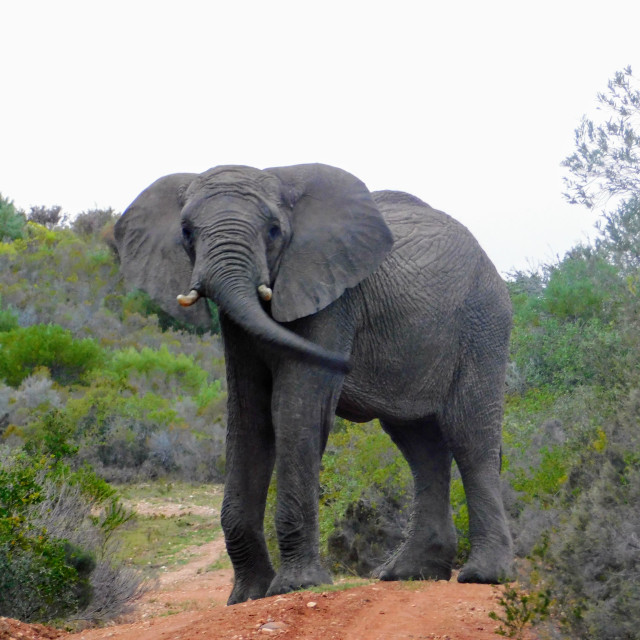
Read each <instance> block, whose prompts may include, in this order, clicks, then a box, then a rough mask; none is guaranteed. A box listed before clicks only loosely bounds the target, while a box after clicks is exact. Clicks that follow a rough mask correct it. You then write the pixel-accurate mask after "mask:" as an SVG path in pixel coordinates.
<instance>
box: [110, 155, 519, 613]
mask: <svg viewBox="0 0 640 640" xmlns="http://www.w3.org/2000/svg"><path fill="white" fill-rule="evenodd" d="M115 237H116V243H117V248H118V252H119V256H120V260H121V268H122V271H123V273H124V276H125V279H127V280H129V281H130V282H131V283H132V284H134V285H135V286H137V287H140V288H142V289H144V290H146V291H147V292H148V293H149V294H150V295H151V296H152V297H153V298H155V299H156V300H157V302H158V303H159V304H160V305H161V306H163V307H164V309H165V310H166V311H168V312H169V313H173V314H174V315H176V313H178V311H177V310H178V309H180V307H178V305H177V304H176V301H175V294H176V293H177V292H180V291H188V293H186V294H185V295H180V296H178V298H179V300H180V302H181V304H182V305H183V309H182V310H181V311H180V312H179V313H183V314H184V316H183V317H185V318H189V317H190V316H191V321H192V322H195V323H205V324H206V322H207V317H206V315H207V309H206V305H203V304H202V302H197V300H198V299H199V298H209V299H211V300H213V301H215V302H216V303H217V305H218V307H219V310H220V319H221V327H222V336H223V342H224V348H225V359H226V374H227V382H228V431H227V439H226V450H227V452H226V465H227V468H226V482H225V495H224V501H223V507H222V526H223V529H224V535H225V540H226V546H227V550H228V553H229V556H230V557H231V560H232V562H233V567H234V573H235V582H234V587H233V591H232V593H231V596H230V598H229V604H233V603H237V602H243V601H245V600H247V599H251V598H261V597H264V596H265V595H272V594H278V593H285V592H288V591H291V590H294V589H299V588H303V587H308V586H311V585H317V584H321V583H328V582H330V581H331V579H330V576H329V574H328V572H327V571H326V570H325V569H324V568H323V566H322V564H321V561H320V556H319V550H318V535H319V534H318V493H319V481H318V474H319V469H320V461H321V457H322V454H323V451H324V448H325V445H326V442H327V437H328V433H329V430H330V428H331V426H332V423H333V419H334V415H335V414H338V415H339V416H342V417H344V418H347V419H349V420H352V421H357V422H365V421H370V420H372V419H374V418H379V420H380V423H381V424H382V427H383V428H384V430H385V431H386V432H387V433H388V434H389V436H390V437H391V438H392V440H393V442H394V443H395V444H396V445H397V446H398V448H399V449H400V451H401V452H402V453H403V454H404V456H405V457H406V459H407V461H408V463H409V465H410V467H411V471H412V474H413V477H414V481H415V495H414V500H413V509H412V516H411V521H410V526H409V528H408V532H407V537H406V541H405V542H404V543H403V545H402V546H401V547H400V548H399V549H398V550H397V551H396V552H395V553H394V554H393V555H392V556H391V557H390V558H389V559H388V560H387V561H386V562H385V563H384V564H382V565H381V566H380V567H379V568H378V569H377V572H376V575H377V576H378V577H379V578H380V579H382V580H395V579H408V578H417V579H432V578H433V579H449V577H450V576H451V568H452V562H453V559H454V555H455V551H456V537H455V530H454V527H453V523H452V517H451V508H450V503H449V485H450V474H451V463H452V459H455V460H456V462H457V465H458V467H459V469H460V473H461V475H462V480H463V483H464V487H465V491H466V495H467V500H468V507H469V518H470V536H471V554H470V557H469V560H468V562H467V563H466V564H465V565H464V567H463V568H462V569H461V571H460V574H459V577H458V580H459V581H461V582H496V581H499V580H500V579H501V578H503V577H504V576H505V574H507V573H508V572H509V569H510V566H511V558H512V543H511V537H510V533H509V529H508V527H507V522H506V517H505V513H504V508H503V505H502V499H501V494H500V487H499V473H500V455H501V420H502V409H503V393H504V379H505V368H506V362H507V354H508V342H509V333H510V328H511V306H510V301H509V296H508V294H507V290H506V287H505V284H504V282H503V281H502V279H501V278H500V276H499V275H498V273H497V272H496V270H495V268H494V266H493V265H492V264H491V262H490V261H489V259H488V258H487V256H486V254H485V253H484V251H483V250H482V249H481V248H480V246H479V245H478V243H477V242H476V240H475V239H474V238H473V236H472V235H471V234H470V232H469V231H468V230H467V229H466V228H465V227H463V226H462V225H461V224H460V223H458V222H456V221H455V220H453V219H452V218H450V217H449V216H448V215H446V214H444V213H441V212H439V211H436V210H434V209H432V208H431V207H430V206H428V205H427V204H425V203H424V202H422V201H421V200H419V199H418V198H416V197H414V196H411V195H409V194H406V193H401V192H397V191H378V192H374V193H371V192H369V190H368V189H367V187H366V186H365V185H364V183H362V182H361V181H360V180H358V179H357V178H355V177H354V176H352V175H351V174H349V173H347V172H345V171H342V170H340V169H337V168H334V167H330V166H327V165H321V164H311V165H298V166H291V167H279V168H271V169H265V170H258V169H254V168H251V167H245V166H221V167H217V168H213V169H210V170H208V171H205V172H204V173H202V174H199V175H198V174H175V175H169V176H166V177H164V178H160V179H159V180H158V181H156V182H154V183H153V184H152V185H151V186H150V187H149V188H147V189H146V190H145V191H143V192H142V193H141V194H140V195H139V196H138V197H137V198H136V200H135V201H134V202H133V203H132V204H131V205H130V207H129V208H128V209H127V210H126V211H125V213H124V214H123V216H122V217H121V218H120V220H119V221H118V223H117V225H116V229H115ZM198 306H200V307H201V308H200V309H198ZM274 466H275V468H276V472H277V507H276V530H277V535H278V544H279V548H280V552H281V566H280V568H279V570H278V572H277V573H276V572H275V571H274V569H273V567H272V564H271V561H270V559H269V554H268V552H267V547H266V544H265V538H264V529H263V520H264V512H265V501H266V497H267V487H268V485H269V481H270V478H271V475H272V472H273V469H274Z"/></svg>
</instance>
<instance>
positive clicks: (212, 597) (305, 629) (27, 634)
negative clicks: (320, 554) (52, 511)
mask: <svg viewBox="0 0 640 640" xmlns="http://www.w3.org/2000/svg"><path fill="white" fill-rule="evenodd" d="M139 508H142V507H139ZM191 551H192V552H193V555H192V556H191V560H190V561H189V562H188V563H187V564H186V565H183V566H181V567H179V568H176V569H174V570H171V571H167V572H165V573H162V574H161V576H160V578H159V580H158V584H157V585H156V587H155V588H154V589H153V590H152V591H149V592H148V593H146V594H145V596H144V597H143V598H142V600H141V601H140V602H139V603H138V606H137V608H136V610H135V612H134V613H133V614H131V615H130V616H129V617H128V619H126V620H122V621H119V622H118V624H111V625H109V626H106V627H103V628H100V629H87V630H85V631H81V632H77V633H73V634H68V633H65V632H62V631H58V630H56V629H51V628H48V627H44V626H42V625H27V624H24V623H21V622H18V621H16V620H11V619H9V618H0V640H18V639H20V640H107V639H109V640H178V639H179V640H213V639H215V640H251V639H254V638H266V637H273V638H278V639H282V640H299V639H303V638H304V639H305V640H423V639H434V640H435V639H439V640H495V639H496V638H497V637H498V636H496V635H495V634H494V630H495V629H496V626H497V623H496V622H494V621H493V620H491V619H490V618H489V616H488V613H489V611H492V610H499V607H498V605H497V598H498V597H499V594H500V591H499V589H498V587H492V586H488V585H476V584H471V585H470V584H459V583H458V582H456V581H455V577H454V578H453V579H452V580H451V581H449V582H446V581H439V582H404V583H399V582H375V583H371V584H364V585H362V586H357V587H352V588H349V589H344V590H338V591H332V590H331V591H330V590H327V591H325V592H322V593H314V592H309V591H304V592H297V593H290V594H287V595H285V596H274V597H272V598H264V599H262V600H255V601H251V602H246V603H243V604H237V605H234V606H232V607H227V606H225V603H226V601H227V598H228V596H229V593H230V591H231V578H232V572H231V570H230V569H221V570H217V571H207V568H208V567H210V566H211V565H212V563H214V562H215V561H217V560H219V559H220V558H221V557H223V554H224V541H223V540H216V541H214V542H211V543H209V544H206V545H203V546H201V547H197V548H193V549H192V550H191ZM533 637H534V636H533V635H531V636H527V638H533Z"/></svg>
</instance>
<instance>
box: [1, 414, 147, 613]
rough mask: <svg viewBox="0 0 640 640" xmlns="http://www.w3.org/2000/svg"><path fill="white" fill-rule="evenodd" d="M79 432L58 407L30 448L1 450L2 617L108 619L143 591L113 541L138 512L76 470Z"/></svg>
mask: <svg viewBox="0 0 640 640" xmlns="http://www.w3.org/2000/svg"><path fill="white" fill-rule="evenodd" d="M72 433H73V428H72V426H71V425H70V423H69V422H68V420H67V419H66V417H65V416H64V414H62V413H61V412H59V411H52V412H50V413H48V414H46V415H45V416H44V418H43V420H42V422H41V423H40V424H39V425H38V427H37V429H36V431H35V433H34V434H33V437H32V438H31V440H29V441H28V443H27V446H26V447H25V448H24V449H22V450H16V451H13V452H10V451H8V450H7V449H0V463H1V464H0V593H1V594H2V598H0V615H5V616H11V617H18V618H20V619H21V620H24V621H27V622H33V621H39V622H47V621H51V620H53V619H57V620H70V619H74V618H80V617H81V618H84V619H90V620H106V619H109V618H110V617H113V616H115V615H118V614H119V613H121V612H123V611H124V610H126V608H127V604H128V602H130V601H131V600H132V599H134V598H135V597H136V595H137V593H139V589H140V585H141V580H140V578H139V576H137V575H135V574H132V573H131V572H130V571H128V570H123V569H122V568H121V567H119V566H118V565H117V564H116V563H115V561H114V557H115V556H114V547H113V544H112V536H113V534H114V532H116V531H117V530H118V529H119V528H120V527H121V526H122V525H123V524H125V523H126V522H127V521H128V520H129V518H130V517H131V514H129V513H128V512H126V511H125V510H124V509H123V508H122V505H121V503H120V501H119V499H118V497H117V494H116V492H115V491H114V490H113V489H112V488H111V487H110V486H109V485H107V484H106V483H105V482H104V480H102V479H100V478H99V477H98V476H96V474H95V473H94V472H93V470H92V469H90V468H88V467H86V466H84V467H81V468H80V469H79V470H78V471H72V470H71V467H70V462H72V461H73V459H74V453H75V451H76V449H77V447H76V446H75V445H73V444H72V443H71V442H69V437H70V435H71V434H72Z"/></svg>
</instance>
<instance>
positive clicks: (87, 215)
mask: <svg viewBox="0 0 640 640" xmlns="http://www.w3.org/2000/svg"><path fill="white" fill-rule="evenodd" d="M118 218H119V214H118V213H117V212H115V211H114V210H113V209H112V208H111V207H109V208H108V209H89V210H87V211H82V212H81V213H79V214H78V215H77V216H76V217H75V218H74V219H73V220H72V221H71V229H72V230H73V232H74V233H77V234H78V235H80V236H96V235H98V234H99V233H100V232H101V231H102V230H103V229H104V228H105V227H106V226H107V225H109V224H114V223H115V222H116V220H117V219H118Z"/></svg>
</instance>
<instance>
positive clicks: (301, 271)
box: [266, 164, 393, 322]
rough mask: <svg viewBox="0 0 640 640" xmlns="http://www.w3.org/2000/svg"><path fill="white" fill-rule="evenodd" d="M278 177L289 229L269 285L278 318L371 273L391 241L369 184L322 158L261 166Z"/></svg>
mask: <svg viewBox="0 0 640 640" xmlns="http://www.w3.org/2000/svg"><path fill="white" fill-rule="evenodd" d="M266 171H267V172H269V173H272V174H274V175H275V176H277V177H278V178H279V180H280V181H281V183H282V185H283V198H284V201H285V203H287V204H289V206H291V208H292V223H291V226H292V235H291V241H290V243H289V246H288V247H287V248H286V249H285V251H284V253H283V255H282V258H281V261H280V266H279V269H278V273H277V276H276V279H275V283H274V285H273V298H272V300H271V314H272V316H273V318H274V319H275V320H278V321H279V322H290V321H292V320H296V319H297V318H302V317H304V316H308V315H310V314H312V313H315V312H316V311H319V310H320V309H324V307H326V306H328V305H329V304H331V303H332V302H333V301H334V300H337V299H338V298H339V297H340V296H341V295H342V293H343V292H344V290H345V289H348V288H350V287H355V286H356V285H357V284H358V283H359V282H361V281H362V280H364V279H365V278H366V277H367V276H369V275H371V274H372V273H373V272H374V271H375V270H376V269H377V268H378V267H379V266H380V264H381V262H382V261H383V260H384V258H385V256H386V255H387V254H388V253H389V251H390V250H391V247H392V246H393V236H392V235H391V231H390V230H389V228H388V227H387V225H386V223H385V221H384V219H383V218H382V215H381V213H380V211H379V210H378V208H377V207H376V205H375V203H374V201H373V199H372V197H371V194H370V193H369V190H368V189H367V187H366V186H365V184H364V183H363V182H361V181H360V180H358V179H357V178H356V177H355V176H353V175H351V174H350V173H347V172H346V171H343V170H342V169H336V168H335V167H330V166H327V165H323V164H308V165H297V166H293V167H278V168H273V169H267V170H266Z"/></svg>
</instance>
